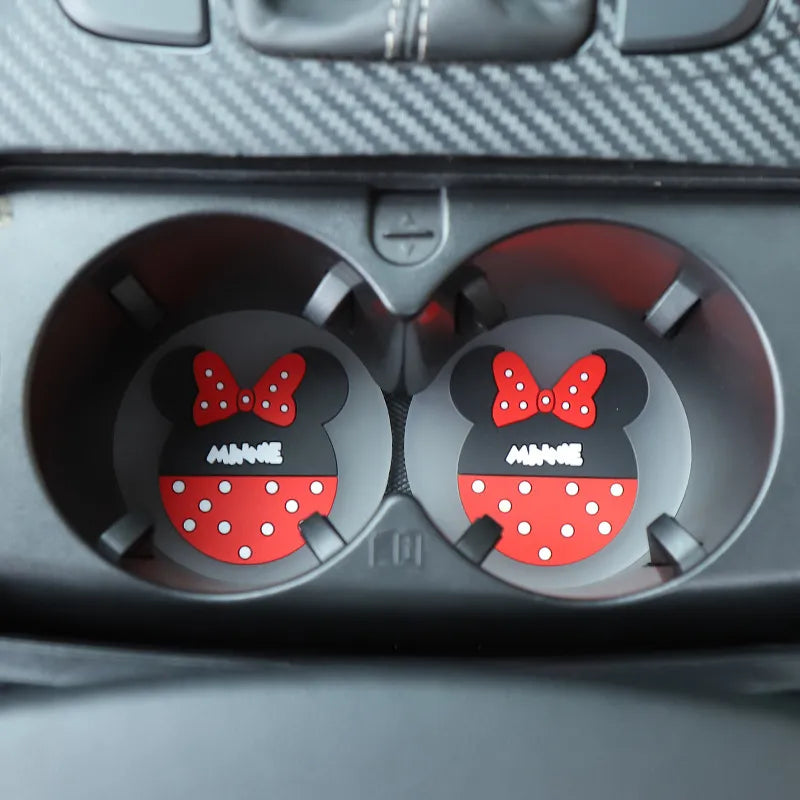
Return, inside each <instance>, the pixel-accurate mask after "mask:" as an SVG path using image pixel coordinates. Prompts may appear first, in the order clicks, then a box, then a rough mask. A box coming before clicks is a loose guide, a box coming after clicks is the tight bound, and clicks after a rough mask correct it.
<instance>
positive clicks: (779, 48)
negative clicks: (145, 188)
mask: <svg viewBox="0 0 800 800" xmlns="http://www.w3.org/2000/svg"><path fill="white" fill-rule="evenodd" d="M698 1H700V0H698ZM386 2H387V7H388V2H389V0H386ZM433 2H435V0H433ZM617 2H618V0H600V7H599V10H598V18H597V29H596V31H595V33H594V34H593V35H592V37H591V38H590V39H589V41H588V42H587V43H586V45H585V46H584V48H583V49H582V50H581V52H580V53H579V54H578V55H577V56H575V57H574V58H572V59H570V60H568V61H563V62H557V63H551V64H539V65H505V66H503V65H485V66H480V65H478V66H475V65H472V66H467V65H455V64H454V65H444V66H431V65H427V64H411V65H403V64H395V63H370V64H366V63H359V64H357V63H349V62H324V61H312V60H296V61H290V60H280V59H274V58H269V57H266V56H262V55H260V54H258V53H256V52H255V51H252V50H251V49H250V48H248V47H247V46H246V45H245V44H244V43H243V42H242V41H241V40H240V38H239V35H238V32H237V30H236V26H235V23H234V19H233V13H232V11H231V8H230V7H229V5H228V2H227V0H211V4H210V5H211V31H212V41H211V44H210V45H208V46H206V47H203V48H199V49H196V50H187V49H180V48H167V47H156V46H143V45H135V44H127V43H123V42H115V41H111V40H105V39H101V38H98V37H96V36H93V35H91V34H88V33H86V32H85V31H82V30H80V29H79V28H77V27H75V26H74V25H73V24H72V23H71V22H70V21H69V20H68V19H67V17H66V16H65V15H64V14H63V13H62V12H61V10H60V8H59V7H58V4H57V3H56V2H55V0H6V2H4V4H3V5H4V9H3V24H2V26H0V150H2V151H16V150H39V151H48V152H136V153H181V154H187V153H204V154H210V155H223V156H224V155H230V156H234V155H244V156H291V155H320V156H321V155H351V156H357V155H394V154H416V155H422V154H429V155H437V154H439V155H445V154H446V155H472V156H478V155H481V156H529V157H530V156H533V157H546V158H565V157H582V158H593V159H625V160H630V159H632V160H645V161H646V160H650V161H652V160H656V161H669V162H685V161H689V162H697V163H703V164H723V163H724V164H733V165H748V164H759V165H764V166H798V165H800V0H776V2H775V3H774V5H773V7H772V8H771V9H770V11H769V12H768V15H767V17H766V18H765V19H764V20H763V21H762V23H761V25H760V26H759V28H758V29H757V30H756V31H755V32H754V33H753V34H752V35H751V36H749V37H748V38H746V39H744V40H743V41H741V42H738V43H736V44H733V45H730V46H728V47H725V48H722V49H719V50H715V51H710V52H706V53H700V54H687V55H675V56H668V57H654V56H623V55H621V54H620V53H619V52H618V50H617V48H616V47H615V45H614V43H613V29H614V26H615V14H616V5H617ZM429 35H430V36H431V37H433V36H435V35H436V31H435V30H433V31H430V34H429Z"/></svg>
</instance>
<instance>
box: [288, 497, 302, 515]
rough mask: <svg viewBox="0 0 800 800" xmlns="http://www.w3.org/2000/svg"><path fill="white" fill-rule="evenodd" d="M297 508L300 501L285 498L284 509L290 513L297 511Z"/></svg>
mask: <svg viewBox="0 0 800 800" xmlns="http://www.w3.org/2000/svg"><path fill="white" fill-rule="evenodd" d="M298 508H300V503H298V502H297V500H287V501H286V510H287V511H288V512H289V513H290V514H294V513H295V512H296V511H297V509H298Z"/></svg>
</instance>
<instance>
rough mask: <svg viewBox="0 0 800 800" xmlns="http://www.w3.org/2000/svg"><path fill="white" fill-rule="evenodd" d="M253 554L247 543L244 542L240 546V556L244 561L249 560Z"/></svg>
mask: <svg viewBox="0 0 800 800" xmlns="http://www.w3.org/2000/svg"><path fill="white" fill-rule="evenodd" d="M251 555H253V551H252V550H251V549H250V548H249V547H248V546H247V545H246V544H243V545H242V546H241V547H240V548H239V558H241V559H242V561H247V559H248V558H250V556H251Z"/></svg>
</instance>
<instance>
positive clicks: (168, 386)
mask: <svg viewBox="0 0 800 800" xmlns="http://www.w3.org/2000/svg"><path fill="white" fill-rule="evenodd" d="M202 352H203V348H202V347H181V348H179V349H178V350H173V351H172V352H171V353H168V354H167V355H165V356H164V357H163V358H162V359H161V361H159V362H158V364H156V368H155V369H154V370H153V377H152V378H151V379H150V392H151V394H152V396H153V402H154V403H155V405H156V408H157V409H158V410H159V412H160V413H161V414H162V416H164V417H166V418H167V419H168V420H171V421H172V422H179V421H181V422H190V421H191V420H192V407H193V405H194V399H195V397H196V396H197V384H196V383H195V380H194V372H193V364H194V359H195V356H196V355H197V354H198V353H202Z"/></svg>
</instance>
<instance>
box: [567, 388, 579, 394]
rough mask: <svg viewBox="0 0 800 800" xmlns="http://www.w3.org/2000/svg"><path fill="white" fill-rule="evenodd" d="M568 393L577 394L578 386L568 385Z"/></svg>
mask: <svg viewBox="0 0 800 800" xmlns="http://www.w3.org/2000/svg"><path fill="white" fill-rule="evenodd" d="M569 393H570V394H578V387H577V386H570V387H569Z"/></svg>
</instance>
